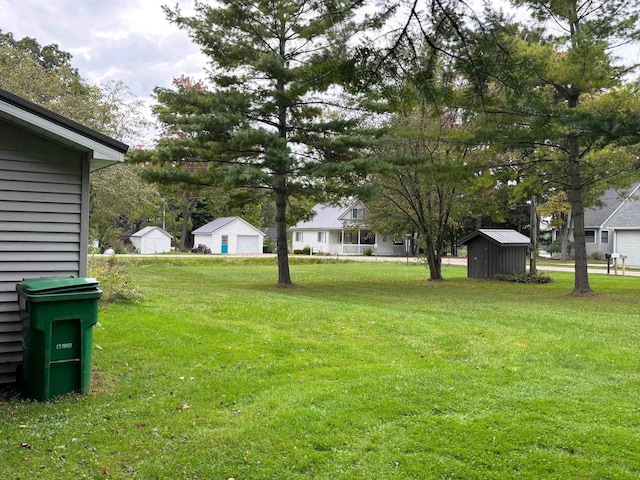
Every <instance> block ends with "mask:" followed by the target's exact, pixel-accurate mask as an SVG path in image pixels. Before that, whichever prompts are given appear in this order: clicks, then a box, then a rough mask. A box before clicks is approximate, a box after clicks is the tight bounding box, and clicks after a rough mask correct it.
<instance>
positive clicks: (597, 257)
mask: <svg viewBox="0 0 640 480" xmlns="http://www.w3.org/2000/svg"><path fill="white" fill-rule="evenodd" d="M590 258H591V260H596V261H600V260H604V253H602V252H593V253H592V254H591V257H590Z"/></svg>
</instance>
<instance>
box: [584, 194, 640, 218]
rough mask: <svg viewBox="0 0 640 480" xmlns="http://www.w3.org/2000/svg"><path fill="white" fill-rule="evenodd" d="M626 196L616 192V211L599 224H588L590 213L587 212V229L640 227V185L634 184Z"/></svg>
mask: <svg viewBox="0 0 640 480" xmlns="http://www.w3.org/2000/svg"><path fill="white" fill-rule="evenodd" d="M628 192H629V193H627V195H626V196H624V197H623V196H621V195H619V194H618V193H617V192H616V199H617V203H615V207H616V208H615V209H614V210H613V211H612V212H611V213H610V214H609V215H608V216H607V217H606V218H605V219H604V220H603V221H602V222H601V223H599V224H591V223H587V218H588V217H587V215H588V211H585V226H586V227H594V226H595V227H602V228H625V227H626V228H629V227H635V228H639V227H640V197H639V195H640V183H636V184H633V185H632V186H631V188H630V189H629V190H628Z"/></svg>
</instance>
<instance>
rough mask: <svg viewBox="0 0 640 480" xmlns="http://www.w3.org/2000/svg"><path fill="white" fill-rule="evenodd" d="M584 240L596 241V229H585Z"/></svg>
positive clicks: (588, 241) (586, 241) (587, 241)
mask: <svg viewBox="0 0 640 480" xmlns="http://www.w3.org/2000/svg"><path fill="white" fill-rule="evenodd" d="M584 241H585V243H596V231H595V230H585V231H584Z"/></svg>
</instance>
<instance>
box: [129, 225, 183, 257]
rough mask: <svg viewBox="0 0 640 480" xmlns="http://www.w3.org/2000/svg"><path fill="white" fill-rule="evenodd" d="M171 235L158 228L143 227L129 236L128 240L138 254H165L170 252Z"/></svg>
mask: <svg viewBox="0 0 640 480" xmlns="http://www.w3.org/2000/svg"><path fill="white" fill-rule="evenodd" d="M172 238H173V235H171V234H170V233H168V232H166V231H165V230H163V229H162V228H160V227H153V226H149V227H144V228H143V229H142V230H138V231H137V232H136V233H134V234H133V235H131V237H130V240H131V243H132V244H133V246H134V247H136V250H137V251H138V253H141V254H143V255H144V254H151V253H166V252H170V251H171V239H172Z"/></svg>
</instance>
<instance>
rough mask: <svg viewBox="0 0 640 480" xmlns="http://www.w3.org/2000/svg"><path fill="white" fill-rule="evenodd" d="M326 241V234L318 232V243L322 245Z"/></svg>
mask: <svg viewBox="0 0 640 480" xmlns="http://www.w3.org/2000/svg"><path fill="white" fill-rule="evenodd" d="M326 241H327V232H318V243H324V242H326Z"/></svg>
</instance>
